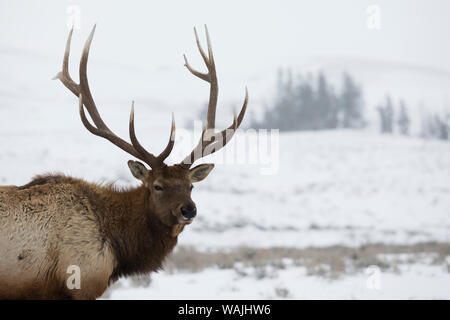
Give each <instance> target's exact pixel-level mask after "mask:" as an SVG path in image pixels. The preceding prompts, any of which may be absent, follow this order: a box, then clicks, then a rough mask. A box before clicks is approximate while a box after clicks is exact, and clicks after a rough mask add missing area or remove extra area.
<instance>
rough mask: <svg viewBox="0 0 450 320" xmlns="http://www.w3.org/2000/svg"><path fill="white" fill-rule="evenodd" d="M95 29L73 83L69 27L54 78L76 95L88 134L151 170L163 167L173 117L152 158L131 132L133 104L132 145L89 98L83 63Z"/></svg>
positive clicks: (86, 60) (172, 134) (166, 155)
mask: <svg viewBox="0 0 450 320" xmlns="http://www.w3.org/2000/svg"><path fill="white" fill-rule="evenodd" d="M95 28H96V26H95V25H94V27H93V28H92V31H91V33H90V34H89V37H88V38H87V40H86V43H85V45H84V48H83V52H82V55H81V60H80V69H79V73H80V84H77V83H75V82H74V81H73V80H72V78H71V76H70V74H69V55H70V44H71V40H72V34H73V28H72V30H71V31H70V33H69V36H68V39H67V42H66V49H65V52H64V59H63V65H62V71H61V72H59V73H58V74H57V75H56V77H55V79H59V80H61V82H62V83H63V84H64V85H65V86H66V87H67V88H68V89H69V90H70V91H72V92H73V93H74V94H75V95H76V96H78V103H79V112H80V117H81V121H82V123H83V125H84V126H85V127H86V129H87V130H88V131H89V132H91V133H92V134H94V135H96V136H99V137H102V138H105V139H107V140H109V141H110V142H112V143H113V144H114V145H116V146H118V147H119V148H121V149H122V150H124V151H125V152H127V153H129V154H131V155H132V156H134V157H136V158H138V159H140V160H142V161H144V162H145V163H147V164H148V165H149V166H150V167H152V168H153V169H155V168H158V167H161V166H165V164H164V159H166V158H167V157H168V155H169V154H170V152H171V151H172V148H173V144H174V141H173V140H174V138H173V137H174V136H175V122H174V120H173V116H172V132H171V140H169V143H168V145H167V146H166V148H165V149H164V151H163V152H162V153H161V154H160V155H159V156H158V157H155V156H154V155H152V154H151V153H149V152H147V151H146V150H145V149H144V148H143V147H142V146H141V144H140V143H139V141H138V140H137V138H136V134H135V132H134V104H133V106H132V109H131V115H130V138H131V140H132V144H130V143H128V142H126V141H125V140H123V139H121V138H120V137H119V136H117V135H116V134H115V133H114V132H112V131H111V130H110V129H109V128H108V126H107V125H106V124H105V122H104V121H103V120H102V118H101V116H100V114H99V112H98V109H97V107H96V105H95V102H94V99H93V98H92V94H91V91H90V88H89V82H88V79H87V63H88V57H89V50H90V47H91V43H92V40H93V38H94V33H95ZM84 108H86V109H87V111H88V113H89V115H90V117H91V119H92V121H93V122H94V124H95V126H94V125H92V124H91V123H90V122H89V120H88V118H87V116H86V114H85V112H84Z"/></svg>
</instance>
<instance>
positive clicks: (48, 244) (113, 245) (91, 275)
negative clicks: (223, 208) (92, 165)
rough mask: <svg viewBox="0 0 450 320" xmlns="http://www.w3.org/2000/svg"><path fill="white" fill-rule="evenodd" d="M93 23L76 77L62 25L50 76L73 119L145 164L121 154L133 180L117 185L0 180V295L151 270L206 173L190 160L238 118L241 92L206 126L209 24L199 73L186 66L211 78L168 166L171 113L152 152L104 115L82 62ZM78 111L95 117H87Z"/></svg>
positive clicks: (215, 145)
mask: <svg viewBox="0 0 450 320" xmlns="http://www.w3.org/2000/svg"><path fill="white" fill-rule="evenodd" d="M94 31H95V26H94V28H93V29H92V32H91V33H90V35H89V37H88V39H87V41H86V43H85V46H84V49H83V52H82V56H81V60H80V65H79V77H80V83H79V84H77V83H76V82H74V81H73V80H72V78H71V76H70V74H69V52H70V43H71V38H72V32H73V30H71V31H70V33H69V36H68V39H67V43H66V49H65V54H64V59H63V65H62V71H61V72H60V73H58V75H57V76H56V77H55V78H57V79H59V80H60V81H61V82H62V84H63V85H64V86H65V87H66V88H67V89H69V90H70V91H71V92H72V93H73V94H75V95H76V96H77V97H78V106H79V113H80V116H81V121H82V123H83V125H84V126H85V127H86V129H87V130H89V132H91V133H92V134H94V135H96V136H99V137H102V138H105V139H106V140H109V141H110V142H112V143H113V144H114V145H116V146H117V147H119V148H120V149H122V150H124V151H125V152H128V153H129V154H130V155H132V156H133V157H135V158H137V159H139V160H141V161H142V162H144V163H146V164H147V165H148V166H149V167H150V168H147V167H146V166H145V165H144V164H143V163H141V162H139V161H133V160H130V161H128V166H129V168H130V171H131V173H132V175H133V176H134V177H135V178H136V179H138V180H140V181H141V182H142V183H141V184H140V186H139V187H136V188H130V189H127V190H117V189H116V188H114V187H111V186H103V185H98V184H95V183H89V182H86V181H84V180H81V179H77V178H73V177H69V176H64V175H41V176H36V177H35V178H33V180H32V181H31V182H29V183H28V184H26V185H23V186H19V187H15V186H7V187H0V230H1V232H0V257H1V258H0V259H1V260H0V299H95V298H98V297H100V296H101V295H102V294H103V293H104V292H105V290H106V289H107V287H108V286H109V285H110V284H111V283H113V282H114V281H116V280H117V279H118V278H119V277H123V276H130V275H136V274H143V273H150V272H153V271H156V270H158V269H160V268H161V266H162V263H163V261H164V259H165V257H166V256H167V255H168V254H169V253H170V252H171V251H172V250H173V248H174V246H175V245H176V243H177V239H178V235H179V234H180V232H182V231H183V228H184V227H185V226H186V225H188V224H190V223H191V222H192V221H193V219H194V217H195V216H196V214H197V209H196V205H195V203H194V202H193V201H192V199H191V191H192V184H193V183H195V182H199V181H201V180H203V179H205V178H206V176H207V175H208V174H209V173H210V171H211V170H212V169H213V167H214V165H213V164H201V165H198V166H196V167H194V168H191V165H192V164H193V163H194V162H195V161H196V160H198V159H199V158H202V157H203V156H205V155H207V154H211V153H213V152H215V151H217V150H219V149H220V148H222V147H223V146H225V145H226V143H227V142H228V141H229V140H230V139H231V137H232V136H233V133H234V132H235V131H236V129H237V128H238V127H239V125H240V124H241V122H242V119H243V117H244V114H245V111H246V108H247V103H248V93H247V90H246V92H245V100H244V103H243V106H242V109H241V110H240V112H239V115H238V116H236V114H235V115H234V120H233V123H232V124H231V125H230V127H228V128H227V129H225V130H223V131H220V132H214V127H215V116H216V106H217V97H218V83H217V76H216V67H215V62H214V56H213V52H212V49H211V41H210V38H209V34H208V29H207V28H206V26H205V32H206V40H207V46H208V49H207V53H206V52H205V51H204V50H203V49H202V46H201V44H200V41H199V38H198V35H197V32H196V30H195V29H194V31H195V39H196V42H197V47H198V50H199V51H200V55H201V57H202V58H203V60H204V62H205V64H206V67H207V72H206V73H202V72H199V71H197V70H195V69H193V68H192V67H191V66H190V64H189V62H188V60H187V59H186V56H184V59H185V66H186V68H187V69H188V70H189V71H190V73H192V74H193V75H195V76H196V77H198V78H200V79H202V80H204V81H206V82H208V83H209V85H210V96H209V105H208V113H207V120H206V125H205V128H204V130H203V132H202V135H201V138H200V141H199V142H198V144H197V146H196V147H195V148H194V149H193V150H192V152H191V153H190V154H189V155H188V156H187V157H186V158H185V159H184V160H183V161H182V162H180V163H177V164H175V165H166V164H165V163H164V161H165V159H166V158H167V157H168V156H169V154H170V152H171V151H172V148H173V146H174V141H175V140H174V139H175V123H174V119H173V115H172V126H171V132H170V139H169V142H168V143H167V146H166V147H165V149H164V150H163V151H162V152H161V153H160V154H159V155H157V156H155V155H153V154H152V153H150V152H148V151H147V150H145V149H144V147H143V146H142V145H141V143H140V142H139V141H138V139H137V137H136V134H135V129H134V106H133V105H132V107H131V114H130V122H129V135H130V141H131V143H129V142H127V141H125V140H123V139H122V138H120V137H119V136H117V135H116V134H115V133H114V132H112V131H111V130H110V129H109V128H108V126H107V125H106V124H105V122H104V121H103V120H102V118H101V116H100V114H99V112H98V110H97V107H96V105H95V103H94V99H93V97H92V94H91V91H90V89H89V84H88V78H87V63H88V55H89V50H90V46H91V42H92V39H93V36H94ZM85 110H87V112H88V113H89V116H90V118H91V120H92V122H93V123H91V122H90V120H88V118H87V116H86V114H85ZM69 266H78V267H79V270H80V286H81V287H80V288H73V289H71V288H69V287H68V286H67V279H68V277H69V276H70V274H68V273H67V270H68V268H69Z"/></svg>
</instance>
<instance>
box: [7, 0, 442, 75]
mask: <svg viewBox="0 0 450 320" xmlns="http://www.w3.org/2000/svg"><path fill="white" fill-rule="evenodd" d="M371 4H376V5H378V6H379V7H380V9H381V30H380V31H370V30H369V29H368V28H367V27H366V18H367V16H366V8H367V7H368V6H369V5H371ZM70 5H78V6H79V7H80V9H81V28H82V30H81V31H80V33H81V34H82V36H83V38H84V36H85V34H86V33H87V32H88V29H90V28H91V26H92V24H93V23H94V22H98V24H99V31H98V32H101V33H102V34H101V37H98V38H99V39H97V40H96V41H97V44H96V45H97V46H98V47H101V45H102V44H105V46H106V47H107V48H108V50H109V51H111V53H110V55H111V60H114V61H116V60H117V61H121V60H123V59H122V58H123V57H125V56H127V54H126V52H127V51H129V50H133V51H134V52H133V57H134V61H133V62H131V63H132V64H133V63H136V62H139V63H141V62H145V61H146V63H149V64H157V65H159V66H162V65H163V66H164V65H173V64H174V63H177V64H179V63H180V61H179V60H180V55H181V54H182V53H183V52H185V51H189V49H191V48H192V29H191V28H192V26H194V25H197V26H201V25H202V24H204V23H207V24H208V26H209V28H210V30H211V33H212V36H213V39H214V44H215V50H216V51H217V52H219V53H220V55H223V56H225V55H226V56H227V59H226V60H227V61H233V62H234V63H235V64H236V65H237V66H238V67H239V66H240V64H242V63H245V65H246V68H249V69H253V68H260V67H261V65H266V66H272V65H284V64H289V63H290V62H291V61H298V59H301V58H308V57H315V56H351V57H360V58H370V59H372V58H375V59H382V60H391V61H396V62H404V63H408V64H418V65H425V66H432V67H434V68H438V69H446V70H450V59H449V57H450V41H449V35H450V32H449V31H450V19H449V18H448V15H449V12H450V2H449V1H447V0H432V1H426V0H415V1H413V0H394V1H392V0H385V1H365V0H340V1H334V0H316V1H211V0H208V1H198V0H194V1H76V0H71V1H62V0H53V1H45V0H42V1H24V0H1V2H0V45H1V47H13V48H23V49H32V50H33V51H37V52H41V53H44V54H48V55H55V54H60V52H61V39H64V38H65V36H66V34H67V29H66V19H67V16H68V14H67V13H66V9H67V7H68V6H70ZM115 42H116V44H115V45H114V43H115ZM127 57H128V56H127ZM150 59H151V60H150ZM181 62H182V61H181Z"/></svg>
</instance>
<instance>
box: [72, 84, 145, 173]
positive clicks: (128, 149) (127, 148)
mask: <svg viewBox="0 0 450 320" xmlns="http://www.w3.org/2000/svg"><path fill="white" fill-rule="evenodd" d="M83 103H84V102H83V94H82V93H80V94H79V96H78V107H79V111H80V117H81V122H83V125H84V126H85V127H86V129H88V131H89V132H90V133H92V134H94V135H96V136H99V137H102V138H105V139H107V140H109V141H111V142H113V143H114V144H115V145H116V146H118V147H119V148H121V149H122V150H124V151H126V152H128V153H129V154H131V155H132V156H134V157H136V158H138V159H140V160H142V161H144V162H147V161H146V159H145V158H144V157H143V156H142V155H141V154H140V153H139V152H137V151H136V150H135V149H134V148H133V147H132V146H131V145H130V144H129V143H128V142H126V141H124V140H122V139H120V138H119V137H117V136H116V135H115V134H114V133H113V132H111V131H108V130H99V129H98V128H96V127H94V126H93V125H92V124H91V123H90V122H89V120H88V119H87V117H86V114H85V113H84V105H83ZM149 165H150V164H149Z"/></svg>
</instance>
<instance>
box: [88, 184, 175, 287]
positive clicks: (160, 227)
mask: <svg viewBox="0 0 450 320" xmlns="http://www.w3.org/2000/svg"><path fill="white" fill-rule="evenodd" d="M148 199H149V191H148V189H147V188H146V187H144V186H140V187H138V188H135V189H132V190H129V191H114V190H109V192H106V193H105V195H104V196H100V197H99V198H97V201H98V205H99V206H103V210H96V209H95V207H94V208H93V209H94V211H95V212H98V213H101V212H103V217H100V216H99V217H98V218H99V221H100V225H101V226H100V227H101V232H102V234H103V235H104V238H105V239H104V240H105V241H106V242H108V243H110V244H111V247H112V250H113V252H114V255H115V257H116V259H117V263H118V265H117V267H116V268H115V269H114V272H113V274H112V276H111V279H110V281H116V280H117V279H118V278H119V277H122V276H129V275H138V274H143V273H149V272H152V271H157V270H159V269H161V267H162V263H163V261H164V259H165V258H166V256H167V255H168V254H169V253H170V252H171V251H172V250H173V248H174V247H175V245H176V244H177V239H178V237H177V236H175V237H174V236H172V234H171V229H172V227H169V226H166V225H165V224H163V223H162V222H161V221H160V220H159V219H158V218H157V217H156V216H155V215H154V214H153V213H152V212H151V210H149V203H148V201H149V200H148ZM105 203H108V204H109V205H108V206H107V207H106V208H105V207H104V204H105ZM93 206H95V202H94V201H93Z"/></svg>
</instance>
